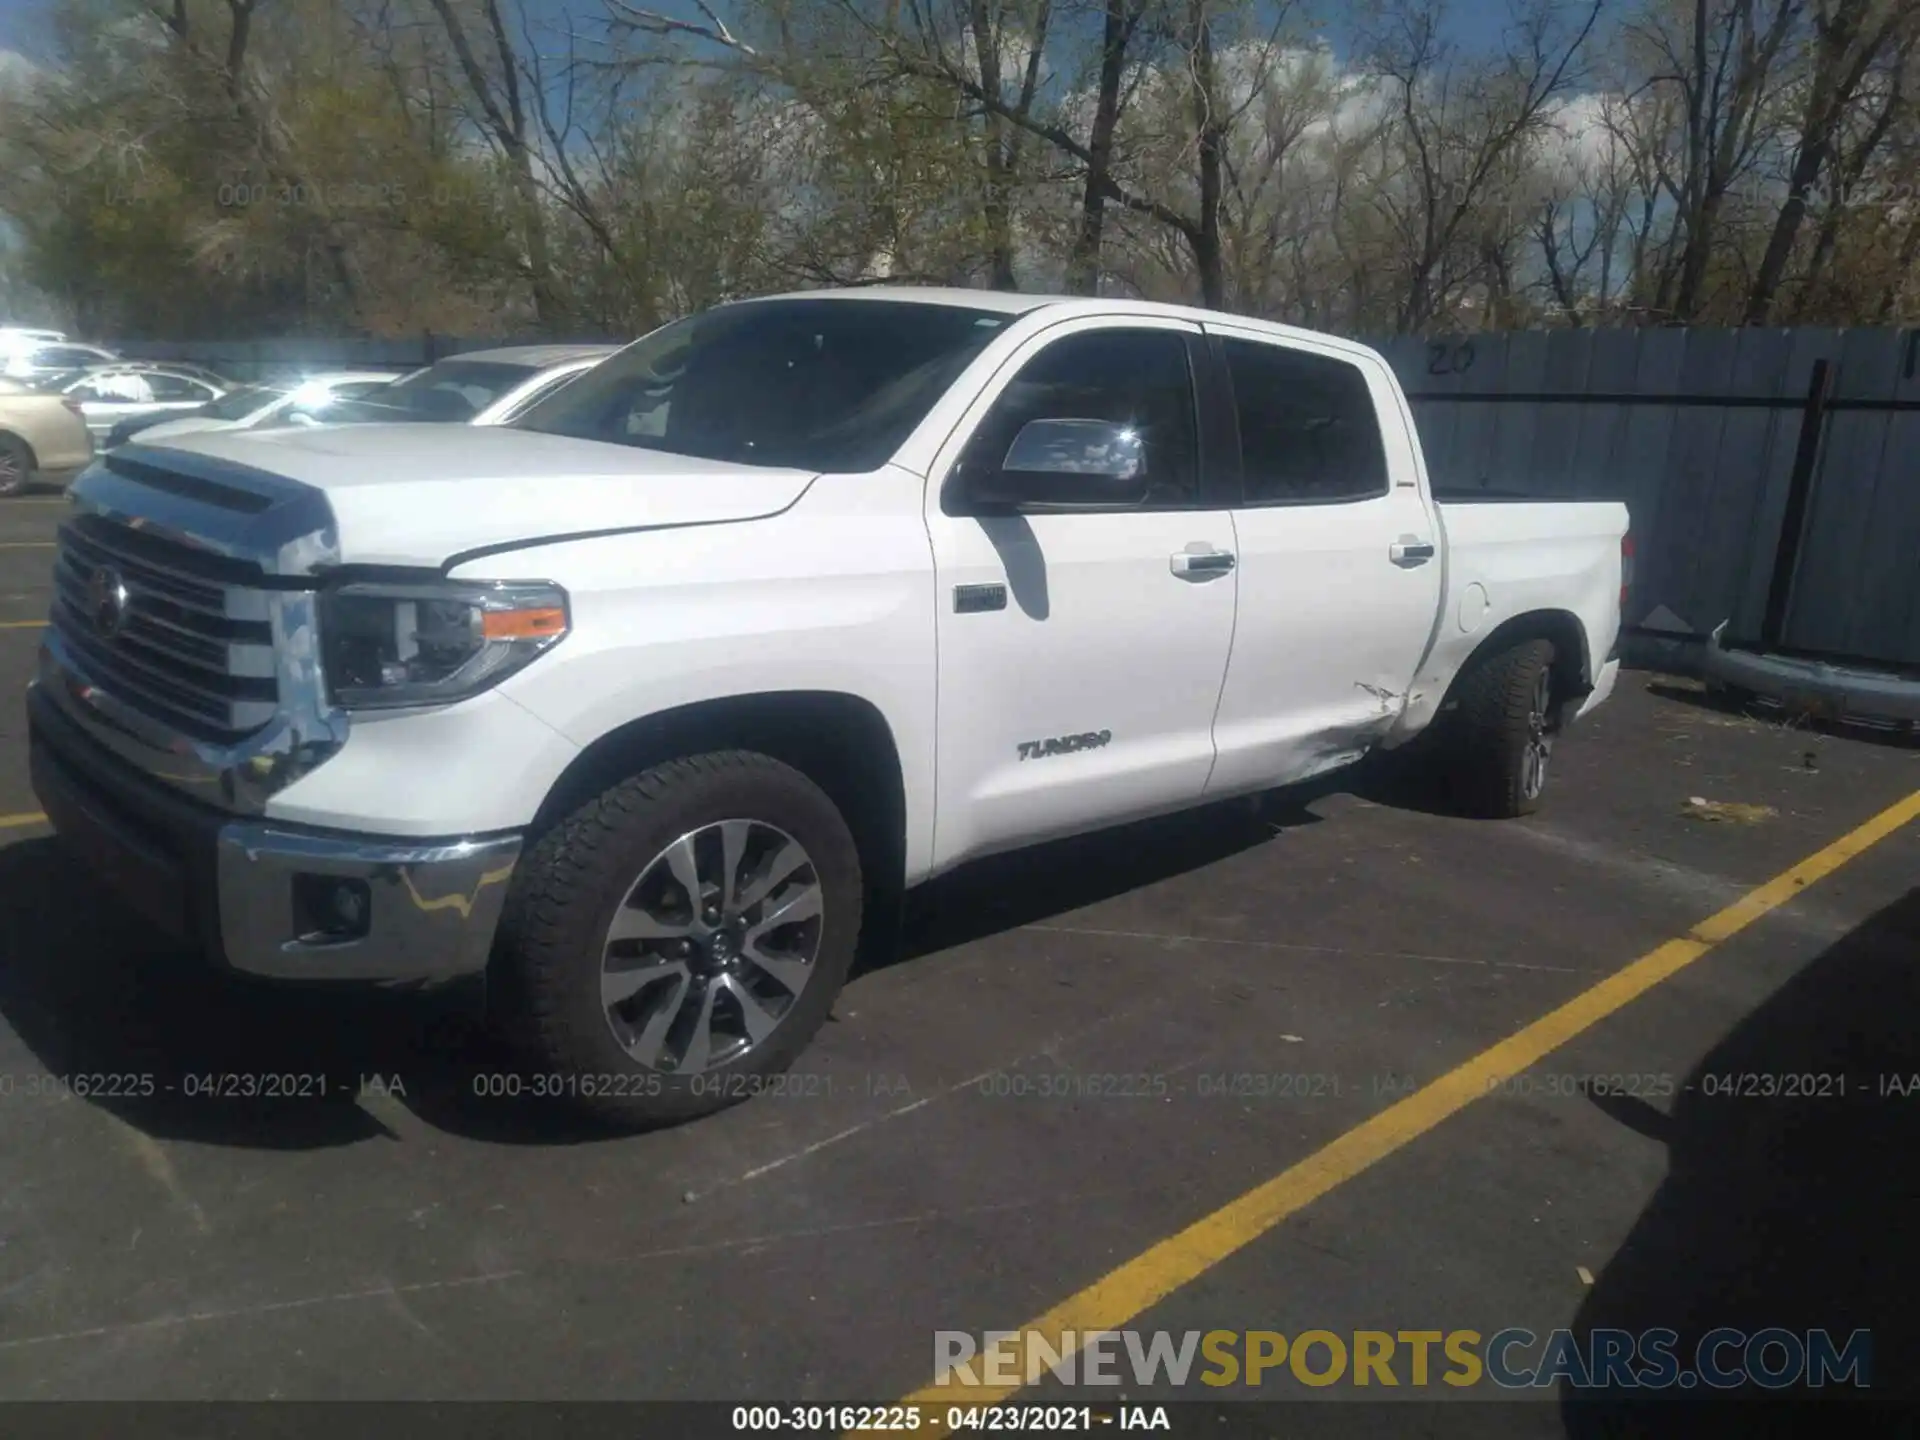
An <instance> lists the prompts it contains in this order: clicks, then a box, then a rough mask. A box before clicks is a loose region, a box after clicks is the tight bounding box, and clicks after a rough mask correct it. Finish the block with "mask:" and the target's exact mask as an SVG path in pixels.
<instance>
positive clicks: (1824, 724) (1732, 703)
mask: <svg viewBox="0 0 1920 1440" xmlns="http://www.w3.org/2000/svg"><path fill="white" fill-rule="evenodd" d="M1647 693H1648V694H1649V695H1657V696H1659V697H1660V698H1661V699H1662V700H1677V701H1679V702H1680V703H1681V704H1682V705H1692V706H1694V707H1695V708H1697V709H1701V710H1712V711H1714V712H1715V713H1716V714H1720V715H1738V716H1741V717H1742V718H1744V719H1748V720H1752V721H1754V722H1756V723H1757V724H1761V725H1766V726H1770V727H1772V728H1773V729H1775V730H1778V731H1780V732H1781V733H1782V734H1786V733H1789V732H1792V731H1796V730H1797V731H1799V732H1801V733H1802V734H1808V735H1820V736H1825V737H1828V738H1831V739H1837V740H1863V741H1866V742H1867V743H1868V744H1873V745H1886V746H1890V747H1892V748H1894V749H1896V750H1913V749H1920V727H1909V726H1907V725H1905V724H1903V723H1902V722H1900V721H1897V720H1871V719H1867V718H1865V717H1861V718H1857V719H1849V720H1824V719H1820V718H1818V717H1815V716H1810V715H1806V714H1803V713H1799V712H1796V711H1793V710H1790V709H1786V708H1783V707H1781V706H1778V705H1772V704H1767V703H1765V702H1762V701H1758V700H1753V699H1749V698H1748V697H1746V696H1744V695H1740V694H1737V693H1729V692H1726V691H1718V690H1708V689H1707V688H1705V687H1704V686H1702V685H1699V684H1687V683H1684V682H1682V681H1678V680H1655V681H1652V682H1650V683H1649V684H1648V686H1647Z"/></svg>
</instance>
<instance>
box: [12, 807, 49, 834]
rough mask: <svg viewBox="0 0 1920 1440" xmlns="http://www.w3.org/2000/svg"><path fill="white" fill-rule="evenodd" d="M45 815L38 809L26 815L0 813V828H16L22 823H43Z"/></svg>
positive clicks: (45, 820) (45, 818) (44, 822)
mask: <svg viewBox="0 0 1920 1440" xmlns="http://www.w3.org/2000/svg"><path fill="white" fill-rule="evenodd" d="M46 823H47V817H46V816H45V815H42V814H41V813H40V812H39V811H38V810H35V811H33V812H32V813H31V814H26V815H0V830H17V829H19V828H20V827H21V826H22V825H44V824H46Z"/></svg>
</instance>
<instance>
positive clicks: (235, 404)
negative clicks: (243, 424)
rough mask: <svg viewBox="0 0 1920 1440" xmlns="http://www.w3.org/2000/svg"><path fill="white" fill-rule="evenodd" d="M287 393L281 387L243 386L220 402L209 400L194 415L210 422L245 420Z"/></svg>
mask: <svg viewBox="0 0 1920 1440" xmlns="http://www.w3.org/2000/svg"><path fill="white" fill-rule="evenodd" d="M286 393H287V392H286V388H285V387H284V386H279V385H242V386H241V387H240V388H239V389H238V390H229V391H228V392H227V393H226V394H224V395H222V396H221V397H220V398H219V399H218V400H209V401H208V402H207V403H206V404H204V405H202V406H201V407H200V408H199V409H198V410H196V411H195V412H194V413H195V414H196V415H202V416H205V417H206V418H207V419H209V420H244V419H246V418H247V416H249V415H251V414H253V412H254V411H256V410H260V409H264V408H265V407H266V406H268V405H271V404H272V403H273V402H274V401H276V400H278V399H279V398H280V397H281V396H282V395H284V394H286Z"/></svg>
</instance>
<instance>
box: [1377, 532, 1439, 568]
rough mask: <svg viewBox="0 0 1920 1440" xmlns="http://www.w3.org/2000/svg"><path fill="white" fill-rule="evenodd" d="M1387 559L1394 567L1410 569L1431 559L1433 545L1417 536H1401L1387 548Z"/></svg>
mask: <svg viewBox="0 0 1920 1440" xmlns="http://www.w3.org/2000/svg"><path fill="white" fill-rule="evenodd" d="M1387 558H1388V559H1389V560H1391V561H1393V563H1394V564H1396V565H1399V566H1402V567H1405V568H1408V569H1411V568H1412V567H1413V566H1415V565H1424V564H1426V563H1427V561H1429V560H1431V559H1432V558H1433V545H1432V543H1431V542H1430V541H1426V540H1422V539H1421V538H1420V537H1419V536H1418V535H1402V536H1401V537H1400V538H1399V539H1398V540H1396V541H1394V542H1393V544H1391V545H1389V546H1388V547H1387Z"/></svg>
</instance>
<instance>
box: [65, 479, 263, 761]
mask: <svg viewBox="0 0 1920 1440" xmlns="http://www.w3.org/2000/svg"><path fill="white" fill-rule="evenodd" d="M264 578H265V577H264V576H261V575H260V574H259V573H258V572H257V571H251V570H250V567H247V566H244V565H240V564H238V563H236V562H234V561H230V560H225V559H222V558H220V557H217V556H212V555H206V554H202V553H201V552H199V551H197V550H195V549H193V548H192V547H190V546H186V545H182V544H179V543H178V542H175V541H172V540H168V539H165V538H162V537H159V536H156V535H153V534H150V533H146V532H143V531H141V530H138V529H136V528H134V527H133V526H130V525H124V524H120V523H118V522H116V521H114V520H110V519H107V518H105V517H104V516H98V515H83V516H79V517H76V518H75V519H73V520H70V521H68V522H67V523H66V524H65V525H64V526H62V527H61V531H60V542H59V556H58V559H57V560H56V562H55V568H54V603H53V614H52V623H53V626H54V629H55V630H56V631H57V632H58V633H59V636H60V638H61V639H62V640H63V641H64V642H65V643H66V644H67V646H68V647H69V648H70V649H71V650H72V651H73V653H74V656H75V658H76V659H77V660H78V661H79V663H80V664H81V665H82V666H83V667H84V668H85V670H86V671H87V673H88V676H89V678H90V680H91V681H92V682H93V683H94V684H96V685H98V686H99V687H100V688H101V689H102V690H104V691H106V692H108V693H109V694H110V695H111V696H113V697H114V698H115V699H117V700H119V701H121V702H123V703H124V704H126V705H129V706H131V707H133V708H134V709H135V710H137V711H139V712H141V713H144V714H145V715H147V716H149V717H151V718H152V719H153V720H155V721H157V722H159V723H160V724H162V725H165V726H167V727H168V728H170V729H172V730H175V731H177V732H178V733H179V734H181V735H183V736H186V737H190V738H192V739H194V740H199V741H203V742H213V743H229V742H232V741H235V740H238V739H240V738H242V737H244V736H246V735H249V734H251V733H253V732H254V731H256V730H259V729H260V728H261V727H263V726H265V725H266V724H268V723H269V722H270V721H271V720H272V719H273V718H274V715H275V713H276V711H277V709H278V707H279V703H280V692H279V682H278V679H277V678H276V677H277V675H278V671H277V669H276V667H275V661H274V652H273V620H272V608H271V605H272V596H271V592H270V591H269V590H268V589H267V588H266V586H265V585H263V584H262V583H260V582H261V581H262V580H264ZM249 580H251V581H252V583H248V581H249Z"/></svg>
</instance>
